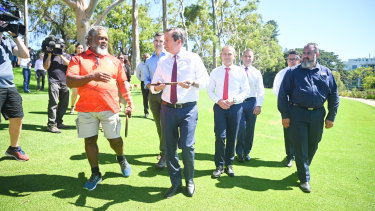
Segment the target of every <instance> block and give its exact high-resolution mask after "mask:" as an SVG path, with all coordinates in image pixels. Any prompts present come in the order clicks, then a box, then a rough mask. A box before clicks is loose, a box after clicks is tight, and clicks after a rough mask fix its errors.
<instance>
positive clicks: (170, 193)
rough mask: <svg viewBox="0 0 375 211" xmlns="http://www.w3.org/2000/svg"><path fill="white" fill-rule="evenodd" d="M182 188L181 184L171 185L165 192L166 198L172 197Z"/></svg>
mask: <svg viewBox="0 0 375 211" xmlns="http://www.w3.org/2000/svg"><path fill="white" fill-rule="evenodd" d="M180 190H181V184H179V185H176V186H173V185H172V187H170V188H169V189H168V190H167V191H166V192H165V193H164V198H166V199H169V198H172V197H173V196H174V195H176V193H178V192H179V191H180Z"/></svg>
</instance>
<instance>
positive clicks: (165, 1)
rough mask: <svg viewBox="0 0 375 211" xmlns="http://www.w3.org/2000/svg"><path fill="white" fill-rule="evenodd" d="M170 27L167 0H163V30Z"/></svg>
mask: <svg viewBox="0 0 375 211" xmlns="http://www.w3.org/2000/svg"><path fill="white" fill-rule="evenodd" d="M167 28H168V19H167V0H163V31H165V30H166V29H167Z"/></svg>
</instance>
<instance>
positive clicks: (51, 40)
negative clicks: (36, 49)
mask: <svg viewBox="0 0 375 211" xmlns="http://www.w3.org/2000/svg"><path fill="white" fill-rule="evenodd" d="M64 46H65V42H64V40H63V39H61V38H58V37H55V36H54V35H50V36H48V37H46V38H45V39H44V40H43V42H42V51H44V52H45V53H53V54H56V55H60V54H62V53H63V49H64ZM48 47H49V48H51V49H52V50H51V49H50V50H49V49H47V48H48Z"/></svg>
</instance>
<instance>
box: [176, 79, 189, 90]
mask: <svg viewBox="0 0 375 211" xmlns="http://www.w3.org/2000/svg"><path fill="white" fill-rule="evenodd" d="M177 84H178V85H179V86H181V87H182V88H184V89H188V88H190V86H191V84H193V82H192V81H184V82H178V83H177Z"/></svg>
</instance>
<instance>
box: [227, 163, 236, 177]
mask: <svg viewBox="0 0 375 211" xmlns="http://www.w3.org/2000/svg"><path fill="white" fill-rule="evenodd" d="M226 171H227V174H228V175H229V176H230V177H234V171H233V167H232V165H228V166H227V169H226Z"/></svg>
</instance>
